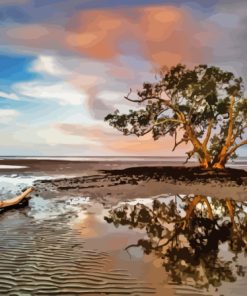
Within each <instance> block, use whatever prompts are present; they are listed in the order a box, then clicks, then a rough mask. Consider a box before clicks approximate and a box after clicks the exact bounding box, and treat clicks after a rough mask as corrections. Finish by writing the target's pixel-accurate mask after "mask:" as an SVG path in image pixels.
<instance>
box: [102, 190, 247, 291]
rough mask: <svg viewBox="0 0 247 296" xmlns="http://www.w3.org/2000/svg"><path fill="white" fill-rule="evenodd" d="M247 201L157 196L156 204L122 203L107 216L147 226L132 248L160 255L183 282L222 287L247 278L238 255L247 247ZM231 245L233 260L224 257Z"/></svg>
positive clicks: (116, 222)
mask: <svg viewBox="0 0 247 296" xmlns="http://www.w3.org/2000/svg"><path fill="white" fill-rule="evenodd" d="M246 210H247V203H244V202H243V203H240V202H236V201H233V200H216V199H211V198H208V197H205V196H201V195H196V196H174V197H172V198H171V197H170V198H166V199H163V201H161V200H158V199H155V200H153V202H152V204H151V205H144V204H141V203H138V204H136V205H129V204H125V205H121V206H119V207H117V208H115V209H113V210H111V211H110V212H109V216H107V217H105V220H106V221H107V222H108V223H113V224H114V225H115V226H116V227H118V226H119V225H128V226H129V227H130V228H139V229H145V230H146V236H145V238H144V239H140V240H139V241H138V242H137V243H136V244H134V245H129V246H127V247H126V250H127V251H128V250H129V249H130V248H132V247H142V249H143V251H144V253H146V254H150V253H154V254H155V255H156V256H158V257H160V258H161V259H162V260H163V265H164V267H165V269H166V271H167V272H168V274H169V275H170V277H171V280H172V281H173V282H175V283H177V284H182V283H183V284H190V285H193V286H195V287H198V288H209V286H210V285H212V286H214V287H218V286H220V285H221V284H222V282H224V281H230V282H232V281H235V280H236V278H237V276H244V270H243V267H242V266H240V265H238V264H237V262H238V260H237V259H238V254H239V253H241V252H245V253H246V251H247V237H246V236H247V215H246ZM222 243H225V244H227V245H228V249H229V250H230V251H231V252H232V261H229V260H227V259H224V258H223V256H220V251H219V246H220V245H221V244H222Z"/></svg>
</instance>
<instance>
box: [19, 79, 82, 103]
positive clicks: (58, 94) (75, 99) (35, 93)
mask: <svg viewBox="0 0 247 296" xmlns="http://www.w3.org/2000/svg"><path fill="white" fill-rule="evenodd" d="M14 89H15V91H16V92H17V93H18V94H19V95H21V96H25V97H28V98H33V99H41V100H48V101H49V100H50V101H55V102H57V103H59V104H60V105H82V104H83V103H84V102H85V100H86V99H87V95H86V94H85V93H83V92H82V91H78V90H76V89H75V88H74V87H73V86H71V85H70V84H68V83H65V82H58V83H54V84H52V83H50V82H49V83H45V82H42V81H34V82H24V83H19V84H16V85H15V86H14Z"/></svg>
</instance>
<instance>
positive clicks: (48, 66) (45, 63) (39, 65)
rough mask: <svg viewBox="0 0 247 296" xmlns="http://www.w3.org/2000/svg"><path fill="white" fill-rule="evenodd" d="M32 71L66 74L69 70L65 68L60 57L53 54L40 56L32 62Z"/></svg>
mask: <svg viewBox="0 0 247 296" xmlns="http://www.w3.org/2000/svg"><path fill="white" fill-rule="evenodd" d="M30 71H33V72H38V73H43V74H49V75H52V76H57V77H60V76H66V75H68V74H69V71H68V70H66V69H65V68H64V66H63V65H62V62H60V61H59V59H58V58H55V57H52V56H43V55H41V56H39V57H38V58H37V59H36V60H35V61H34V62H33V64H32V66H31V68H30Z"/></svg>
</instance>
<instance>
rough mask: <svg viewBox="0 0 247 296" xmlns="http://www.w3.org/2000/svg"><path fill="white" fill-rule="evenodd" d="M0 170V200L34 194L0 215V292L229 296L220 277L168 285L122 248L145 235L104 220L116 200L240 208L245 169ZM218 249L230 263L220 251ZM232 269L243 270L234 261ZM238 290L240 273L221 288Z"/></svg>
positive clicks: (121, 164)
mask: <svg viewBox="0 0 247 296" xmlns="http://www.w3.org/2000/svg"><path fill="white" fill-rule="evenodd" d="M1 166H2V167H1ZM0 167H1V170H0V172H1V176H0V178H1V179H0V181H1V182H0V184H1V199H6V198H11V197H13V196H15V195H16V194H17V193H19V192H21V191H22V190H24V189H25V188H26V187H29V186H33V187H34V192H33V193H32V194H31V199H30V200H29V205H28V206H27V207H23V208H19V209H12V210H10V211H6V212H4V213H1V216H0V220H1V233H0V237H1V246H0V249H1V252H0V294H1V295H125V294H127V295H163V294H164V291H165V293H166V295H188V294H189V295H199V294H200V295H231V294H229V290H228V285H229V283H228V281H224V280H222V282H221V285H220V287H218V288H217V289H215V287H214V288H212V287H211V288H210V289H208V290H207V289H201V288H199V286H196V285H191V284H188V283H187V284H185V283H181V284H179V285H178V284H177V283H175V282H171V278H170V277H169V276H170V275H169V272H168V271H166V270H165V268H164V267H163V260H161V258H158V257H157V258H156V256H155V255H154V254H149V255H148V254H145V253H144V252H143V250H142V249H140V248H133V249H132V250H131V252H130V253H129V252H126V250H125V248H126V247H127V246H128V245H131V244H135V243H136V242H137V240H138V239H142V238H144V237H146V234H145V229H132V228H129V227H127V226H121V225H119V226H118V227H116V226H114V225H113V224H109V223H106V221H105V219H104V217H105V216H107V215H109V210H110V209H111V208H113V207H117V206H119V205H121V204H122V203H125V202H127V203H128V204H137V203H141V204H146V203H151V202H152V201H153V200H154V199H159V200H164V199H165V200H166V199H167V198H168V199H169V198H172V197H174V196H179V195H181V196H186V195H204V196H211V197H213V198H216V199H219V200H220V199H222V198H224V199H228V198H229V199H233V200H238V201H244V200H246V197H247V194H246V193H247V186H246V185H247V171H246V168H247V166H246V167H245V162H241V163H240V166H239V167H236V166H233V167H232V168H228V169H227V171H226V172H224V173H219V172H217V173H213V172H211V171H203V172H201V171H199V170H198V169H197V168H196V167H195V164H194V163H190V164H188V165H187V166H186V167H185V166H184V165H183V162H182V160H181V159H177V160H174V159H169V161H168V160H163V161H161V160H160V159H151V160H142V161H140V159H138V158H135V159H127V160H126V159H104V160H103V161H102V159H96V160H95V159H93V160H92V159H86V160H85V159H83V160H80V159H79V160H78V159H33V158H29V159H28V158H25V159H2V160H1V161H0ZM237 168H238V170H237ZM220 252H221V256H222V258H226V259H227V258H228V259H229V260H230V258H232V257H233V256H234V255H232V254H231V253H230V252H229V251H227V249H226V246H225V245H222V249H220ZM226 259H225V260H226ZM228 259H227V260H228ZM236 262H237V264H238V263H239V264H240V263H241V264H242V265H243V269H244V270H245V269H246V268H247V262H246V259H244V257H243V254H240V255H239V257H238V259H237V261H236ZM236 274H237V273H236ZM245 286H246V277H245V276H236V278H234V282H232V283H231V289H233V290H232V291H234V295H243V294H242V293H243V292H242V291H244V289H246V287H245Z"/></svg>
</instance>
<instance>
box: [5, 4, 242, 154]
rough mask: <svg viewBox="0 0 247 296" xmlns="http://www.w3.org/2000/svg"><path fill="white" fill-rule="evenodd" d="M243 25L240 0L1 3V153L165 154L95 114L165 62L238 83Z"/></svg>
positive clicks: (164, 145) (165, 149)
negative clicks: (211, 69)
mask: <svg viewBox="0 0 247 296" xmlns="http://www.w3.org/2000/svg"><path fill="white" fill-rule="evenodd" d="M163 18H165V19H166V20H165V25H164V19H163ZM246 19H247V7H246V2H245V1H241V0H238V1H235V2H234V3H233V2H232V1H228V0H225V1H223V0H222V1H215V0H209V1H189V0H188V1H187V0H186V1H185V0H177V1H161V0H157V1H156V0H153V1H149V0H140V1H138V0H132V1H130V0H120V1H113V0H100V1H96V0H91V1H89V0H70V1H67V0H54V1H48V0H0V24H1V26H0V40H1V41H0V137H1V139H4V141H3V140H2V141H1V145H0V155H141V154H142V155H171V151H170V150H171V147H172V145H173V142H172V140H171V139H170V138H168V139H166V140H164V139H162V140H160V141H159V142H153V140H152V139H151V138H150V137H149V136H147V137H144V138H143V139H136V138H134V137H130V138H125V137H123V136H121V135H119V133H117V132H116V131H114V130H112V129H111V128H110V127H108V126H107V124H106V123H104V121H103V118H104V116H105V115H106V114H107V113H109V112H111V111H112V110H114V109H115V108H119V109H121V110H122V111H127V110H128V109H129V108H130V107H131V108H135V106H132V105H128V104H127V103H126V102H125V101H124V100H123V99H122V98H123V96H124V95H125V94H126V93H127V92H128V90H129V88H130V87H132V88H133V89H137V88H138V87H139V86H140V85H141V83H142V82H143V81H150V80H153V79H154V75H155V71H157V69H158V68H159V67H160V66H162V65H164V64H166V65H169V66H170V65H173V64H175V63H177V62H183V63H186V64H188V65H194V64H197V63H208V64H215V65H219V66H221V67H223V68H225V69H228V70H231V71H233V72H234V73H235V74H236V75H241V76H242V77H244V79H246V77H247V59H246V52H247V51H246V49H247V48H246V42H245V40H246V37H247V36H246V23H247V22H246ZM187 149H188V147H184V146H183V147H181V148H180V149H179V150H177V151H176V152H175V153H173V155H183V154H184V152H185V151H186V150H187ZM240 154H241V155H247V152H246V149H242V150H241V151H240Z"/></svg>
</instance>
